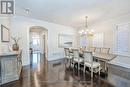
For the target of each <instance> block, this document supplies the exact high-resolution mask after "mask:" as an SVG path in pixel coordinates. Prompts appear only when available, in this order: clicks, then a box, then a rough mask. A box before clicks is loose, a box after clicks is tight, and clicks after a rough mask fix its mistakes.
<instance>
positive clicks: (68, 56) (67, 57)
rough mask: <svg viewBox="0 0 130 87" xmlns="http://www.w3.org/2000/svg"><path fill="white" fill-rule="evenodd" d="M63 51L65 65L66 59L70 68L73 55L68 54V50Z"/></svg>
mask: <svg viewBox="0 0 130 87" xmlns="http://www.w3.org/2000/svg"><path fill="white" fill-rule="evenodd" d="M64 51H65V63H66V59H67V60H69V62H70V66H71V61H72V59H73V55H72V53H70V51H69V48H64Z"/></svg>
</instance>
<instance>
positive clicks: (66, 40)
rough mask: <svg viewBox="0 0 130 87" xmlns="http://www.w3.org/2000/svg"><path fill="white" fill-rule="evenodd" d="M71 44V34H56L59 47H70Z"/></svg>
mask: <svg viewBox="0 0 130 87" xmlns="http://www.w3.org/2000/svg"><path fill="white" fill-rule="evenodd" d="M72 45H73V35H69V34H59V35H58V47H59V48H65V47H72Z"/></svg>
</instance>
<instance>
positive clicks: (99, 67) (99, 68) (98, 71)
mask: <svg viewBox="0 0 130 87" xmlns="http://www.w3.org/2000/svg"><path fill="white" fill-rule="evenodd" d="M98 74H99V75H100V66H99V71H98Z"/></svg>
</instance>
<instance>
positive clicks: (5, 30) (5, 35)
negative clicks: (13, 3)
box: [1, 25, 10, 42]
mask: <svg viewBox="0 0 130 87" xmlns="http://www.w3.org/2000/svg"><path fill="white" fill-rule="evenodd" d="M9 36H10V35H9V29H8V28H7V27H5V26H4V25H1V41H2V42H9V40H10V37H9Z"/></svg>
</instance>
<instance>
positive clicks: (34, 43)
mask: <svg viewBox="0 0 130 87" xmlns="http://www.w3.org/2000/svg"><path fill="white" fill-rule="evenodd" d="M32 40H33V45H40V38H35V37H33V38H32Z"/></svg>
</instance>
